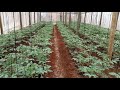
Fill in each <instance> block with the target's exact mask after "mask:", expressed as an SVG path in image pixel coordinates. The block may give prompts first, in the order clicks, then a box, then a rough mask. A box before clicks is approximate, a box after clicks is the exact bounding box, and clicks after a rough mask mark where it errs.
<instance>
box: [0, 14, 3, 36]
mask: <svg viewBox="0 0 120 90" xmlns="http://www.w3.org/2000/svg"><path fill="white" fill-rule="evenodd" d="M0 29H1V34H3V26H2V18H1V14H0Z"/></svg>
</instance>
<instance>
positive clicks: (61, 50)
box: [46, 26, 81, 78]
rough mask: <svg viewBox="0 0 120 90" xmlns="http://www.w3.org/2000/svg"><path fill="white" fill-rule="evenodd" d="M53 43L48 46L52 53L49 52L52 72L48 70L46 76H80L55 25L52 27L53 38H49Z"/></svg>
mask: <svg viewBox="0 0 120 90" xmlns="http://www.w3.org/2000/svg"><path fill="white" fill-rule="evenodd" d="M51 42H52V43H53V44H52V46H51V47H50V48H51V49H52V51H53V52H52V53H51V54H50V59H49V60H50V63H49V64H50V65H51V70H52V72H49V73H48V74H47V75H46V77H48V78H80V77H81V76H80V75H79V74H78V73H79V72H78V71H77V68H76V67H75V63H74V62H73V60H72V58H71V56H70V54H69V50H68V48H67V47H66V46H65V43H64V42H63V38H62V36H61V34H60V32H59V30H58V29H57V26H54V29H53V38H52V39H51Z"/></svg>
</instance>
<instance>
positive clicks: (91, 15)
mask: <svg viewBox="0 0 120 90" xmlns="http://www.w3.org/2000/svg"><path fill="white" fill-rule="evenodd" d="M92 16H93V12H91V22H90V24H92Z"/></svg>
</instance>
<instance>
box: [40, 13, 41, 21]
mask: <svg viewBox="0 0 120 90" xmlns="http://www.w3.org/2000/svg"><path fill="white" fill-rule="evenodd" d="M40 22H41V12H40Z"/></svg>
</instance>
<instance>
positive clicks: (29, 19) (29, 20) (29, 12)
mask: <svg viewBox="0 0 120 90" xmlns="http://www.w3.org/2000/svg"><path fill="white" fill-rule="evenodd" d="M29 26H31V15H30V12H29Z"/></svg>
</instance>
